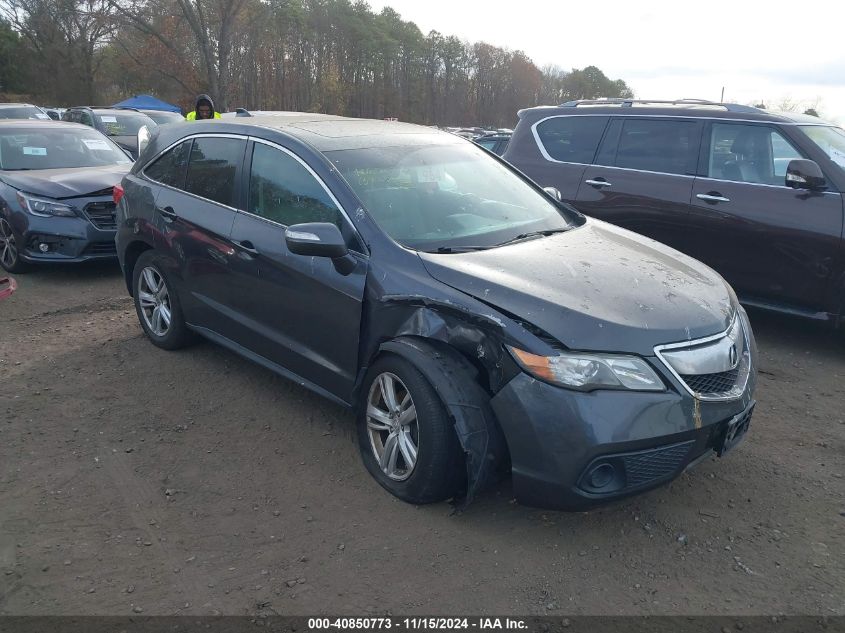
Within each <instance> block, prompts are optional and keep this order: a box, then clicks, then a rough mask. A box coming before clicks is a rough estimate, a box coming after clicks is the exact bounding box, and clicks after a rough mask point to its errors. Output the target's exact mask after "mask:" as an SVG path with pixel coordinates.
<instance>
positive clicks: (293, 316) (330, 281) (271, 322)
mask: <svg viewBox="0 0 845 633" xmlns="http://www.w3.org/2000/svg"><path fill="white" fill-rule="evenodd" d="M249 153H250V154H251V156H250V159H248V160H247V164H248V165H250V168H249V176H248V182H249V185H248V201H247V206H246V211H245V212H241V213H238V214H237V217H236V218H235V224H234V227H233V228H232V240H233V242H234V243H235V244H236V248H237V249H238V255H237V257H236V258H234V259H233V260H232V261H233V270H234V274H235V275H236V284H237V286H238V288H239V293H238V295H237V297H235V298H234V299H233V301H234V303H233V307H234V309H235V310H236V311H237V312H238V313H239V315H240V319H241V323H242V324H244V326H245V327H244V328H243V329H242V333H241V336H242V337H243V338H242V339H241V340H239V341H238V342H239V343H240V344H241V345H243V346H244V347H247V348H248V349H250V350H251V351H253V352H254V353H256V354H258V355H260V356H262V357H264V358H266V359H268V360H270V361H272V362H274V363H276V364H278V365H281V366H282V367H284V368H285V369H287V370H288V371H290V372H292V373H294V374H295V375H296V376H299V377H301V378H304V379H305V380H308V381H310V382H312V383H314V384H315V385H317V386H318V387H321V388H323V389H325V390H326V391H328V392H329V393H332V394H334V395H336V396H339V397H340V398H341V399H344V400H348V398H349V395H350V394H351V391H352V386H353V384H354V381H355V377H356V372H357V368H358V343H359V333H360V326H361V307H362V301H363V296H364V284H365V280H366V275H367V259H366V257H365V256H364V255H362V254H356V253H355V252H354V250H353V251H352V253H353V255H354V256H355V257H356V259H357V260H358V265H357V267H356V268H355V270H353V271H352V273H350V274H346V275H344V274H341V273H339V272H338V271H337V270H336V269H335V267H334V265H333V263H332V261H331V260H330V259H327V258H322V257H303V256H300V255H294V254H293V253H291V252H290V251H288V249H287V247H286V245H285V237H284V231H285V227H287V226H290V225H293V224H299V223H302V222H331V223H334V224H336V225H337V226H338V227H340V228H341V231H342V232H343V233H344V235H346V236H348V238H349V239H348V243H349V244H350V246H351V247H352V248H353V249H355V248H356V247H357V243H358V242H357V239H356V238H355V233H354V229H353V227H352V225H351V224H350V222H349V220H348V218H347V217H346V216H345V215H344V214H343V212H342V211H341V210H340V205H339V204H338V202H337V201H336V200H335V198H334V196H332V194H331V193H330V191H329V189H328V188H327V187H326V185H325V184H324V183H323V182H322V181H321V180H319V179H318V178H317V176H316V175H315V174H314V173H313V172H312V171H311V170H310V169H309V168H308V166H307V165H306V163H305V162H304V161H302V160H301V159H300V158H299V157H297V156H296V155H295V154H294V153H293V152H291V151H289V150H287V149H285V148H282V147H279V146H276V145H271V144H265V143H263V142H260V141H256V142H255V143H253V144H251V150H250V151H249Z"/></svg>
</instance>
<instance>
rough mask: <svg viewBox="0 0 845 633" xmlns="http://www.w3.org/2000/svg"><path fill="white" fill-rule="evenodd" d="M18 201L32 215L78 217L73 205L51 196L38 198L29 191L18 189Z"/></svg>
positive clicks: (41, 216)
mask: <svg viewBox="0 0 845 633" xmlns="http://www.w3.org/2000/svg"><path fill="white" fill-rule="evenodd" d="M18 202H19V203H20V205H21V207H23V209H24V211H28V212H29V213H31V214H32V215H37V216H38V217H40V218H50V217H53V216H60V217H66V218H75V217H77V215H76V212H75V211H74V210H73V207H70V206H68V205H66V204H61V203H60V202H56V201H55V200H50V199H49V198H37V197H36V196H31V195H29V194H27V193H21V192H20V191H18Z"/></svg>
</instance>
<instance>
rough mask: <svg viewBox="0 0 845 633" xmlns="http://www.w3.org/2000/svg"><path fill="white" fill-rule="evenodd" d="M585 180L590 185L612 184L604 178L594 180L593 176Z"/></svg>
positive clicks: (605, 185)
mask: <svg viewBox="0 0 845 633" xmlns="http://www.w3.org/2000/svg"><path fill="white" fill-rule="evenodd" d="M584 182H586V183H587V184H588V185H592V186H593V187H610V186H611V184H610V183H609V182H607V181H606V180H604V179H602V180H594V179H592V178H588V179H587V180H585V181H584Z"/></svg>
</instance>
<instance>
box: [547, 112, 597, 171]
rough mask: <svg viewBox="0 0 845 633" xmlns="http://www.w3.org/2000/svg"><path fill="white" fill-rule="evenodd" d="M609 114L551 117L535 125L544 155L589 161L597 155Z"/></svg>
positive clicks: (570, 161) (576, 160) (553, 157)
mask: <svg viewBox="0 0 845 633" xmlns="http://www.w3.org/2000/svg"><path fill="white" fill-rule="evenodd" d="M608 118H609V117H604V116H559V117H552V118H550V119H546V120H545V121H541V122H540V123H537V124H536V125H535V127H534V132H535V137H536V139H537V142H538V144H539V146H540V150H541V151H543V152H544V154H545V155H546V158H549V159H551V160H555V161H559V162H564V163H584V164H590V163H591V162H592V161H593V157H594V156H595V155H596V149H597V148H598V146H599V141H601V137H602V133H603V132H604V128H605V126H606V125H607V120H608Z"/></svg>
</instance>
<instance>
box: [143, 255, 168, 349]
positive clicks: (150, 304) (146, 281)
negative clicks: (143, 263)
mask: <svg viewBox="0 0 845 633" xmlns="http://www.w3.org/2000/svg"><path fill="white" fill-rule="evenodd" d="M138 303H139V304H140V306H141V314H142V315H143V316H144V322H145V323H146V325H147V327H148V328H149V330H150V331H151V332H152V333H153V334H155V335H156V336H165V335H167V332H168V331H169V330H170V323H171V321H172V318H173V312H172V308H171V305H170V293H169V292H168V290H167V284H166V283H165V282H164V277H163V276H162V274H161V273H160V272H159V271H158V270H156V269H155V268H153V267H152V266H147V267H146V268H144V269H143V270H142V271H141V276H140V277H139V279H138Z"/></svg>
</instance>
